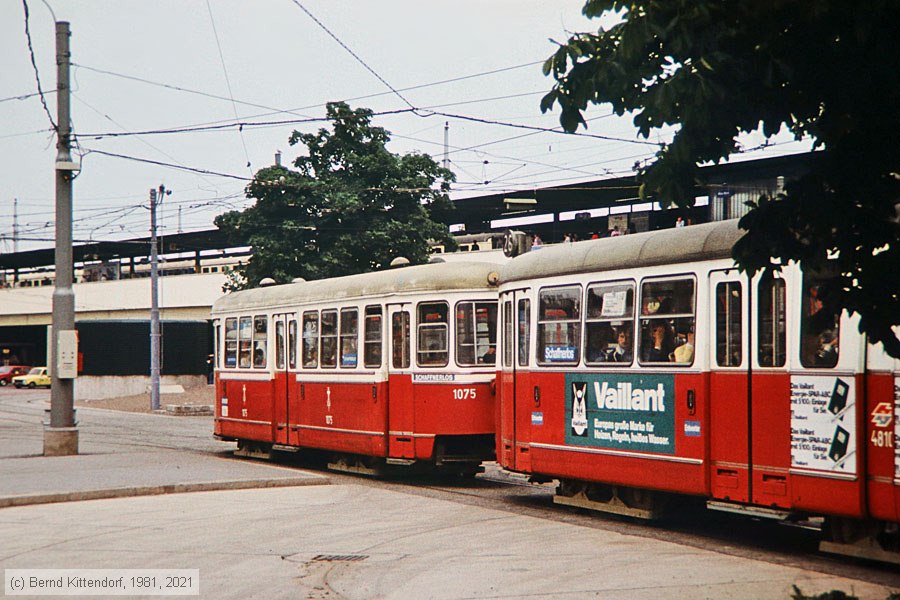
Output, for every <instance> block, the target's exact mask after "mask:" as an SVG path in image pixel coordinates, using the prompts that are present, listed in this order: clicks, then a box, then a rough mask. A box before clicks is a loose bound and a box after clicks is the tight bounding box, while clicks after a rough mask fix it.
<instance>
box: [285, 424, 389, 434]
mask: <svg viewBox="0 0 900 600" xmlns="http://www.w3.org/2000/svg"><path fill="white" fill-rule="evenodd" d="M291 429H293V430H294V431H296V430H298V429H308V430H310V431H327V432H329V433H352V434H356V435H378V436H382V435H384V432H383V431H365V430H362V429H341V428H339V427H320V426H318V425H294V424H291Z"/></svg>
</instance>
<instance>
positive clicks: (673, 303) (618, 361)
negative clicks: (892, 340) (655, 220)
mask: <svg viewBox="0 0 900 600" xmlns="http://www.w3.org/2000/svg"><path fill="white" fill-rule="evenodd" d="M742 234H743V232H742V231H741V230H740V229H739V228H738V226H737V223H736V221H726V222H717V223H711V224H705V225H697V226H691V227H686V228H679V229H670V230H664V231H659V232H650V233H643V234H636V235H629V236H623V237H618V238H610V239H601V240H591V241H585V242H579V243H574V244H563V245H559V246H554V247H547V248H543V249H541V250H539V251H535V252H530V253H527V254H525V255H523V256H520V257H517V258H515V259H513V260H512V261H510V262H509V263H507V264H506V265H504V267H503V269H502V270H501V286H500V305H501V323H502V326H501V334H500V337H501V342H500V355H501V360H500V374H499V386H498V387H499V392H498V393H499V402H498V414H497V426H498V431H497V438H496V439H497V457H498V461H499V463H500V464H501V465H502V466H503V467H505V468H506V469H509V470H512V471H517V472H521V473H526V474H531V475H532V478H533V479H534V480H537V481H549V480H551V479H558V480H559V486H558V488H557V495H556V497H555V500H556V501H557V502H558V503H561V504H568V505H575V506H581V507H587V508H594V509H598V510H605V511H610V512H617V513H621V514H626V515H631V516H637V517H643V518H653V517H655V516H657V515H659V514H661V512H662V510H663V509H664V507H665V504H666V503H667V502H668V501H671V500H673V499H674V498H677V497H678V495H691V496H695V497H702V498H705V499H706V500H707V505H708V506H709V507H710V508H717V509H722V510H728V511H734V512H745V513H749V514H753V515H756V516H770V517H774V518H782V519H793V518H800V517H809V516H816V517H824V521H823V540H822V544H821V548H822V549H823V550H826V551H830V552H838V553H844V554H850V555H855V556H864V557H869V558H874V559H877V560H882V561H889V562H900V536H898V520H900V519H898V516H900V446H898V444H897V437H898V435H900V425H898V423H900V377H898V361H895V360H893V359H892V358H890V357H889V356H887V355H886V354H885V353H884V351H883V348H882V347H881V346H880V345H877V346H875V345H871V344H867V342H866V339H865V338H864V336H862V335H861V334H859V332H858V317H852V318H851V317H850V316H848V315H847V314H846V313H844V314H842V315H838V316H836V315H828V314H826V313H825V311H824V310H823V309H822V303H821V300H820V295H821V294H822V293H823V290H824V286H825V285H826V284H827V277H824V276H816V275H815V274H812V273H804V272H802V271H801V270H800V269H799V268H798V267H797V266H796V265H788V266H786V267H785V268H784V270H783V272H782V274H781V275H778V276H775V277H774V278H771V277H770V278H764V277H762V276H760V275H757V276H756V277H753V278H752V279H751V278H748V277H747V275H746V274H742V273H740V272H739V271H738V270H737V269H736V268H735V266H734V262H733V260H732V259H731V248H732V246H734V243H735V242H736V241H737V240H738V239H740V237H741V236H742ZM620 346H621V347H620Z"/></svg>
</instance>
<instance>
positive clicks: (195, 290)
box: [0, 154, 812, 400]
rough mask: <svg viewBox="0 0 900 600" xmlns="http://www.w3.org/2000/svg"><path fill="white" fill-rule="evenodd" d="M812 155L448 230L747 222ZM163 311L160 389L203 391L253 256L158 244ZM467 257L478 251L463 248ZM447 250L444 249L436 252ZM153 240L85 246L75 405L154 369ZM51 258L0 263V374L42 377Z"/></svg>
mask: <svg viewBox="0 0 900 600" xmlns="http://www.w3.org/2000/svg"><path fill="white" fill-rule="evenodd" d="M811 159H812V155H811V154H795V155H789V156H783V157H776V158H768V159H762V160H748V161H744V162H732V163H724V164H721V165H714V166H709V167H705V168H702V169H701V178H702V180H701V182H700V183H699V184H698V187H697V189H696V194H695V205H694V207H692V208H689V209H678V208H673V207H669V206H664V205H661V204H660V203H659V202H657V201H654V200H653V199H652V198H651V199H644V198H640V197H639V194H638V184H637V182H636V180H635V178H634V177H633V176H628V177H617V178H612V179H603V180H597V181H591V182H586V183H585V182H582V183H578V184H573V185H567V186H556V187H552V188H540V189H535V190H531V191H528V192H515V193H506V194H491V195H475V196H472V197H469V198H464V199H457V200H455V201H454V204H455V207H456V210H455V212H454V213H453V215H452V217H451V219H452V222H450V223H447V225H448V226H450V227H451V231H454V232H455V233H457V234H459V235H467V234H474V233H478V234H483V233H489V234H494V236H493V237H495V238H500V237H502V234H503V233H504V232H505V231H508V230H522V231H524V232H526V233H527V234H528V235H534V234H536V235H539V236H540V237H541V238H542V239H543V240H544V243H553V242H560V241H562V240H563V239H564V237H565V236H567V235H568V236H571V237H576V238H577V239H589V238H591V237H594V236H604V235H608V234H609V233H610V232H611V231H612V230H615V229H618V230H619V232H622V233H625V232H642V231H649V230H654V229H664V228H668V227H674V226H676V223H678V222H681V223H685V224H689V223H704V222H708V221H718V220H725V219H731V218H736V217H740V216H742V215H743V214H745V213H746V212H747V210H749V208H748V207H747V206H746V203H747V202H748V201H755V200H757V199H758V198H759V197H760V196H761V195H763V194H766V195H769V196H772V195H774V194H776V193H777V192H778V191H780V189H781V188H782V187H783V185H784V182H785V181H789V180H790V179H791V178H794V177H796V176H798V175H800V174H801V173H803V172H804V171H805V169H806V165H808V164H809V161H810V160H811ZM158 244H159V245H158V248H157V251H158V253H159V254H160V256H161V261H160V267H159V272H160V275H161V277H160V280H159V281H160V284H159V307H160V319H161V325H162V362H161V370H162V376H163V384H164V385H165V384H167V383H169V384H178V385H182V386H185V387H188V386H193V385H205V383H206V381H207V375H208V369H209V368H210V363H209V361H208V358H209V356H210V354H211V353H212V352H213V339H212V322H211V320H210V308H211V307H212V303H213V302H214V301H215V299H216V298H218V297H220V296H221V295H222V294H223V287H224V285H225V283H226V281H227V278H228V273H229V271H230V270H231V269H233V268H235V267H236V266H239V265H240V264H242V263H243V262H244V261H246V260H248V258H249V256H250V255H251V252H252V249H251V248H249V247H247V246H246V245H241V241H240V240H229V239H226V237H225V236H224V235H223V233H222V232H220V231H219V230H216V229H211V230H207V231H199V232H193V233H182V234H176V235H169V236H165V237H161V238H160V239H159V240H158ZM466 246H467V249H472V250H476V249H480V248H479V247H478V246H477V245H474V244H467V245H466ZM441 250H442V249H440V248H436V251H441ZM149 255H150V239H149V238H142V239H135V240H125V241H115V242H93V243H90V244H79V245H76V246H75V247H74V249H73V257H74V262H75V270H76V273H75V275H76V276H75V282H76V283H75V285H74V293H75V311H76V314H75V318H76V329H77V330H78V332H79V350H80V355H81V356H80V375H79V379H78V383H77V385H76V386H75V390H76V391H75V393H76V398H77V399H83V400H87V399H97V398H104V397H112V396H122V395H131V394H137V393H143V392H145V391H146V389H147V385H148V384H149V370H150V368H149V365H150V335H149V332H150V278H149V275H150V265H149ZM53 264H54V250H53V249H52V248H49V249H40V250H30V251H24V252H14V253H5V254H0V365H3V364H16V363H18V364H24V365H26V366H40V365H45V364H46V361H47V357H48V348H47V345H48V339H49V335H48V331H49V327H50V326H51V321H52V295H53V282H54V273H53V270H54V267H53Z"/></svg>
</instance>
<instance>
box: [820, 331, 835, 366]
mask: <svg viewBox="0 0 900 600" xmlns="http://www.w3.org/2000/svg"><path fill="white" fill-rule="evenodd" d="M818 342H819V347H818V349H817V350H816V356H815V361H814V362H815V366H817V367H833V366H834V365H836V364H837V359H838V348H837V337H835V335H834V332H833V331H832V330H830V329H826V330H825V331H823V332H822V333H820V334H819V340H818Z"/></svg>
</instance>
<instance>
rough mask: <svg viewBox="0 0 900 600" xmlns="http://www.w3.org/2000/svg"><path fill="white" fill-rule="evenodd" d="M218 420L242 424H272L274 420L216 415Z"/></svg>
mask: <svg viewBox="0 0 900 600" xmlns="http://www.w3.org/2000/svg"><path fill="white" fill-rule="evenodd" d="M216 421H223V422H227V423H240V424H242V425H268V426H271V425H272V421H251V420H250V419H231V418H229V417H216Z"/></svg>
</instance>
